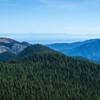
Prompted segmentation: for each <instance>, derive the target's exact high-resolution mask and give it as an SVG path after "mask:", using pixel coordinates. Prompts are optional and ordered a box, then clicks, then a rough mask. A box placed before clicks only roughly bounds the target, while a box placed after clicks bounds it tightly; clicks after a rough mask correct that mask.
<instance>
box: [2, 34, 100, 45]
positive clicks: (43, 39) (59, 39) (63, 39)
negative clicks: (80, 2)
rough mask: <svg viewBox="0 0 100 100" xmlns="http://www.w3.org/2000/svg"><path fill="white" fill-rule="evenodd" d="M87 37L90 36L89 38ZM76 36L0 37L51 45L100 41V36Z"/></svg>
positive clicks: (32, 35)
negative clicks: (91, 40)
mask: <svg viewBox="0 0 100 100" xmlns="http://www.w3.org/2000/svg"><path fill="white" fill-rule="evenodd" d="M87 35H90V36H89V37H87ZM87 35H81V36H79V35H76V34H73V35H72V34H68V33H63V34H61V33H2V34H0V37H4V38H11V39H15V40H17V41H20V42H22V41H26V42H29V43H32V44H35V43H40V44H51V43H72V42H80V41H85V40H90V39H100V38H99V37H98V35H95V36H94V35H91V34H87Z"/></svg>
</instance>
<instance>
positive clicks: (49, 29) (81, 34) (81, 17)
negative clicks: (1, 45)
mask: <svg viewBox="0 0 100 100" xmlns="http://www.w3.org/2000/svg"><path fill="white" fill-rule="evenodd" d="M0 36H3V37H11V38H15V39H18V40H24V39H25V40H27V41H32V40H34V41H37V42H41V41H42V42H49V41H50V42H52V41H53V42H65V41H77V40H84V39H89V38H99V37H100V0H0Z"/></svg>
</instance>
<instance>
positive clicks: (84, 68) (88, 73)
mask: <svg viewBox="0 0 100 100" xmlns="http://www.w3.org/2000/svg"><path fill="white" fill-rule="evenodd" d="M29 51H30V50H29ZM26 53H27V52H25V51H24V52H23V53H22V54H19V57H20V58H21V57H22V55H23V59H22V58H21V59H20V60H19V58H18V60H15V61H10V62H1V63H0V100H100V65H97V64H94V63H92V62H89V61H85V60H79V59H77V58H71V57H66V56H64V55H62V54H60V53H56V52H50V51H47V52H42V53H41V52H37V53H34V54H30V53H29V54H30V55H29V54H27V57H26V56H24V55H26ZM31 53H32V52H31Z"/></svg>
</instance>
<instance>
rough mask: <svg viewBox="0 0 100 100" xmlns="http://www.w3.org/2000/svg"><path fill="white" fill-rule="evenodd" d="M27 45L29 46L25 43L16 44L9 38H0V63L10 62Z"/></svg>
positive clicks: (16, 42)
mask: <svg viewBox="0 0 100 100" xmlns="http://www.w3.org/2000/svg"><path fill="white" fill-rule="evenodd" d="M29 45H30V44H29V43H27V42H18V41H16V40H13V39H9V38H0V61H8V60H12V59H13V58H14V57H15V56H16V55H17V54H18V53H20V52H21V51H23V50H24V49H25V48H26V47H28V46H29Z"/></svg>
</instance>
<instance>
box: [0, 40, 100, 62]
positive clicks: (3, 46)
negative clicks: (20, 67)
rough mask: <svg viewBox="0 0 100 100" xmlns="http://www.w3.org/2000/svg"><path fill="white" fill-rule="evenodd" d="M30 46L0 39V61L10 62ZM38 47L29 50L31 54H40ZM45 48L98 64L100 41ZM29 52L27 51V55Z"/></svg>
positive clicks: (62, 44)
mask: <svg viewBox="0 0 100 100" xmlns="http://www.w3.org/2000/svg"><path fill="white" fill-rule="evenodd" d="M31 46H32V44H29V43H27V42H18V41H16V40H13V39H10V38H0V61H6V60H11V59H13V58H15V57H16V56H18V55H19V54H20V53H21V52H22V51H23V52H24V49H25V48H27V47H30V48H31ZM38 46H40V45H39V44H38V45H34V47H32V48H31V49H32V50H33V51H32V52H34V51H37V52H40V51H43V50H44V49H43V48H42V49H39V50H37V49H36V48H37V47H38ZM46 47H49V48H51V49H53V50H55V51H58V52H61V53H63V54H65V55H67V56H72V57H77V58H79V59H86V60H91V61H95V62H100V39H92V40H87V41H83V42H74V43H55V44H50V45H46ZM30 51H31V50H30ZM30 51H27V53H28V52H30ZM24 56H25V55H24Z"/></svg>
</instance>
